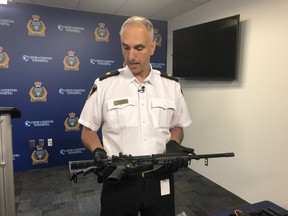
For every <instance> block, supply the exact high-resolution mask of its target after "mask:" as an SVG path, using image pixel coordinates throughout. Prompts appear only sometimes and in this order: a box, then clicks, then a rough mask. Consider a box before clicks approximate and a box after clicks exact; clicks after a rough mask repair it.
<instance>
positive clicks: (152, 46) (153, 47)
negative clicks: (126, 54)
mask: <svg viewBox="0 0 288 216" xmlns="http://www.w3.org/2000/svg"><path fill="white" fill-rule="evenodd" d="M155 49H156V41H155V40H153V42H152V43H151V53H150V55H151V56H152V55H154V52H155Z"/></svg>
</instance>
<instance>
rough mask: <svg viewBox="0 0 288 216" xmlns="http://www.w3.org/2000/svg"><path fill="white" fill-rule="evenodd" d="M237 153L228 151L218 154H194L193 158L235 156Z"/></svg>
mask: <svg viewBox="0 0 288 216" xmlns="http://www.w3.org/2000/svg"><path fill="white" fill-rule="evenodd" d="M234 156H235V154H234V153H233V152H227V153H217V154H202V155H201V154H200V155H192V156H191V159H197V160H199V159H201V158H219V157H234Z"/></svg>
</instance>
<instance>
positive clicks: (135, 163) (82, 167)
mask: <svg viewBox="0 0 288 216" xmlns="http://www.w3.org/2000/svg"><path fill="white" fill-rule="evenodd" d="M219 157H234V153H233V152H229V153H218V154H202V155H196V154H194V153H165V154H153V155H146V156H131V155H123V154H121V153H120V154H119V156H115V155H113V156H112V157H111V158H108V159H102V160H101V161H99V162H97V163H96V162H95V161H94V160H82V161H69V171H70V180H71V181H72V180H73V181H74V182H75V183H76V182H77V175H79V174H81V173H83V174H84V175H87V174H89V173H91V172H93V173H94V174H96V175H97V176H98V182H99V183H101V182H103V176H104V178H107V181H108V182H109V183H118V182H119V181H120V180H121V178H122V176H123V175H126V174H129V173H136V172H139V173H144V175H145V173H147V172H151V171H154V170H156V169H158V168H160V167H163V166H164V167H166V168H167V169H166V170H169V171H170V172H171V171H172V172H176V171H178V169H179V168H184V167H188V165H190V164H191V160H199V159H205V165H206V166H208V158H219ZM105 172H106V174H107V173H108V176H105Z"/></svg>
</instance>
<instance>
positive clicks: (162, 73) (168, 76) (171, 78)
mask: <svg viewBox="0 0 288 216" xmlns="http://www.w3.org/2000/svg"><path fill="white" fill-rule="evenodd" d="M161 77H164V78H167V79H170V80H174V81H176V82H179V80H178V79H177V78H176V77H173V76H172V75H171V74H168V73H164V72H161Z"/></svg>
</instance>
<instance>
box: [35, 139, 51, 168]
mask: <svg viewBox="0 0 288 216" xmlns="http://www.w3.org/2000/svg"><path fill="white" fill-rule="evenodd" d="M43 141H44V140H43ZM48 157H49V154H48V151H47V150H45V149H44V143H43V142H42V140H39V144H38V145H37V146H36V150H34V151H33V152H32V154H31V159H32V164H33V165H36V164H43V163H48Z"/></svg>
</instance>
